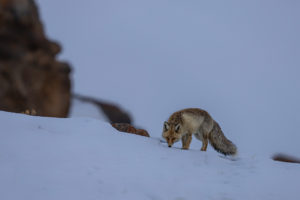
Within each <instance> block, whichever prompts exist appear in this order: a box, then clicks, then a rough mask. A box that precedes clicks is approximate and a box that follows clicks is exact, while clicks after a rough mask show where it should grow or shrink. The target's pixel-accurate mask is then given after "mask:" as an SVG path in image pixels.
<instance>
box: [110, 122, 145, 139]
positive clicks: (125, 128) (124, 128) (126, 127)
mask: <svg viewBox="0 0 300 200" xmlns="http://www.w3.org/2000/svg"><path fill="white" fill-rule="evenodd" d="M111 125H112V126H113V127H114V128H115V129H117V130H118V131H121V132H125V133H133V134H136V135H141V136H145V137H150V135H149V134H148V132H147V131H146V130H144V129H136V128H135V127H133V126H132V125H130V124H127V123H112V124H111Z"/></svg>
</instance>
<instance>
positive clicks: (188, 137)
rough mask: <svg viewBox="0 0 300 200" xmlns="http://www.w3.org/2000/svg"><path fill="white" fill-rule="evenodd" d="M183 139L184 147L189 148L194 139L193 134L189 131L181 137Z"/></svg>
mask: <svg viewBox="0 0 300 200" xmlns="http://www.w3.org/2000/svg"><path fill="white" fill-rule="evenodd" d="M181 141H182V149H185V150H187V149H189V148H190V144H191V141H192V134H190V133H188V134H186V135H184V136H183V137H182V138H181Z"/></svg>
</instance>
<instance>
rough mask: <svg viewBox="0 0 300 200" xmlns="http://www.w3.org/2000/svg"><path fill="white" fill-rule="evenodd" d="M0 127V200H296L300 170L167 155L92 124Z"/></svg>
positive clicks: (13, 119)
mask: <svg viewBox="0 0 300 200" xmlns="http://www.w3.org/2000/svg"><path fill="white" fill-rule="evenodd" d="M0 122H1V131H0V177H1V178H0V199H1V200H2V199H3V200H22V199H24V200H41V199H42V200H66V199H72V200H83V199H84V200H99V199H107V200H111V199H118V200H119V199H132V200H144V199H145V200H193V199H195V200H198V199H232V200H240V199H244V200H248V199H249V200H253V199H261V200H268V199H269V200H277V199H278V200H281V199H289V200H297V199H299V180H300V165H299V164H289V163H280V162H275V161H272V160H271V159H270V158H268V157H263V156H258V155H257V156H249V155H244V154H240V155H239V156H238V157H237V158H235V160H231V159H229V158H226V157H224V156H221V155H220V154H218V153H216V152H215V151H213V150H212V148H209V149H208V151H207V152H201V151H199V148H200V144H198V145H199V146H198V147H197V148H194V149H191V150H188V151H184V150H181V149H179V148H168V147H167V146H166V145H165V144H164V143H161V142H160V141H159V139H158V138H146V137H141V136H136V135H131V134H126V133H120V132H118V131H116V130H115V129H113V128H112V127H111V126H110V125H109V124H108V123H106V122H102V121H99V120H96V119H92V118H71V119H57V118H46V117H33V116H27V115H22V114H14V113H7V112H0ZM262 139H264V138H262Z"/></svg>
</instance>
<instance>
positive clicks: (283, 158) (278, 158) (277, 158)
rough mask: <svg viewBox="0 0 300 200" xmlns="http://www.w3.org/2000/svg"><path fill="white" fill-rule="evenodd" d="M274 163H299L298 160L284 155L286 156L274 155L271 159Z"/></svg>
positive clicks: (299, 160)
mask: <svg viewBox="0 0 300 200" xmlns="http://www.w3.org/2000/svg"><path fill="white" fill-rule="evenodd" d="M272 159H273V160H275V161H280V162H289V163H300V159H299V158H296V157H293V156H290V155H286V154H276V155H274V156H273V158H272Z"/></svg>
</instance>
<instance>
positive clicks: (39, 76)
mask: <svg viewBox="0 0 300 200" xmlns="http://www.w3.org/2000/svg"><path fill="white" fill-rule="evenodd" d="M60 50H61V48H60V46H59V45H58V44H57V43H55V42H52V41H49V40H48V39H47V38H46V36H45V34H44V30H43V26H42V24H41V22H40V19H39V15H38V10H37V7H36V5H35V3H34V1H32V0H0V110H5V111H11V112H23V111H25V110H27V109H29V110H31V109H34V110H35V111H36V113H37V115H40V116H54V117H66V116H67V114H68V111H69V106H70V96H71V82H70V78H69V74H70V66H69V65H68V64H67V63H64V62H60V61H57V60H56V58H55V56H56V55H57V54H58V53H59V52H60Z"/></svg>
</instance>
